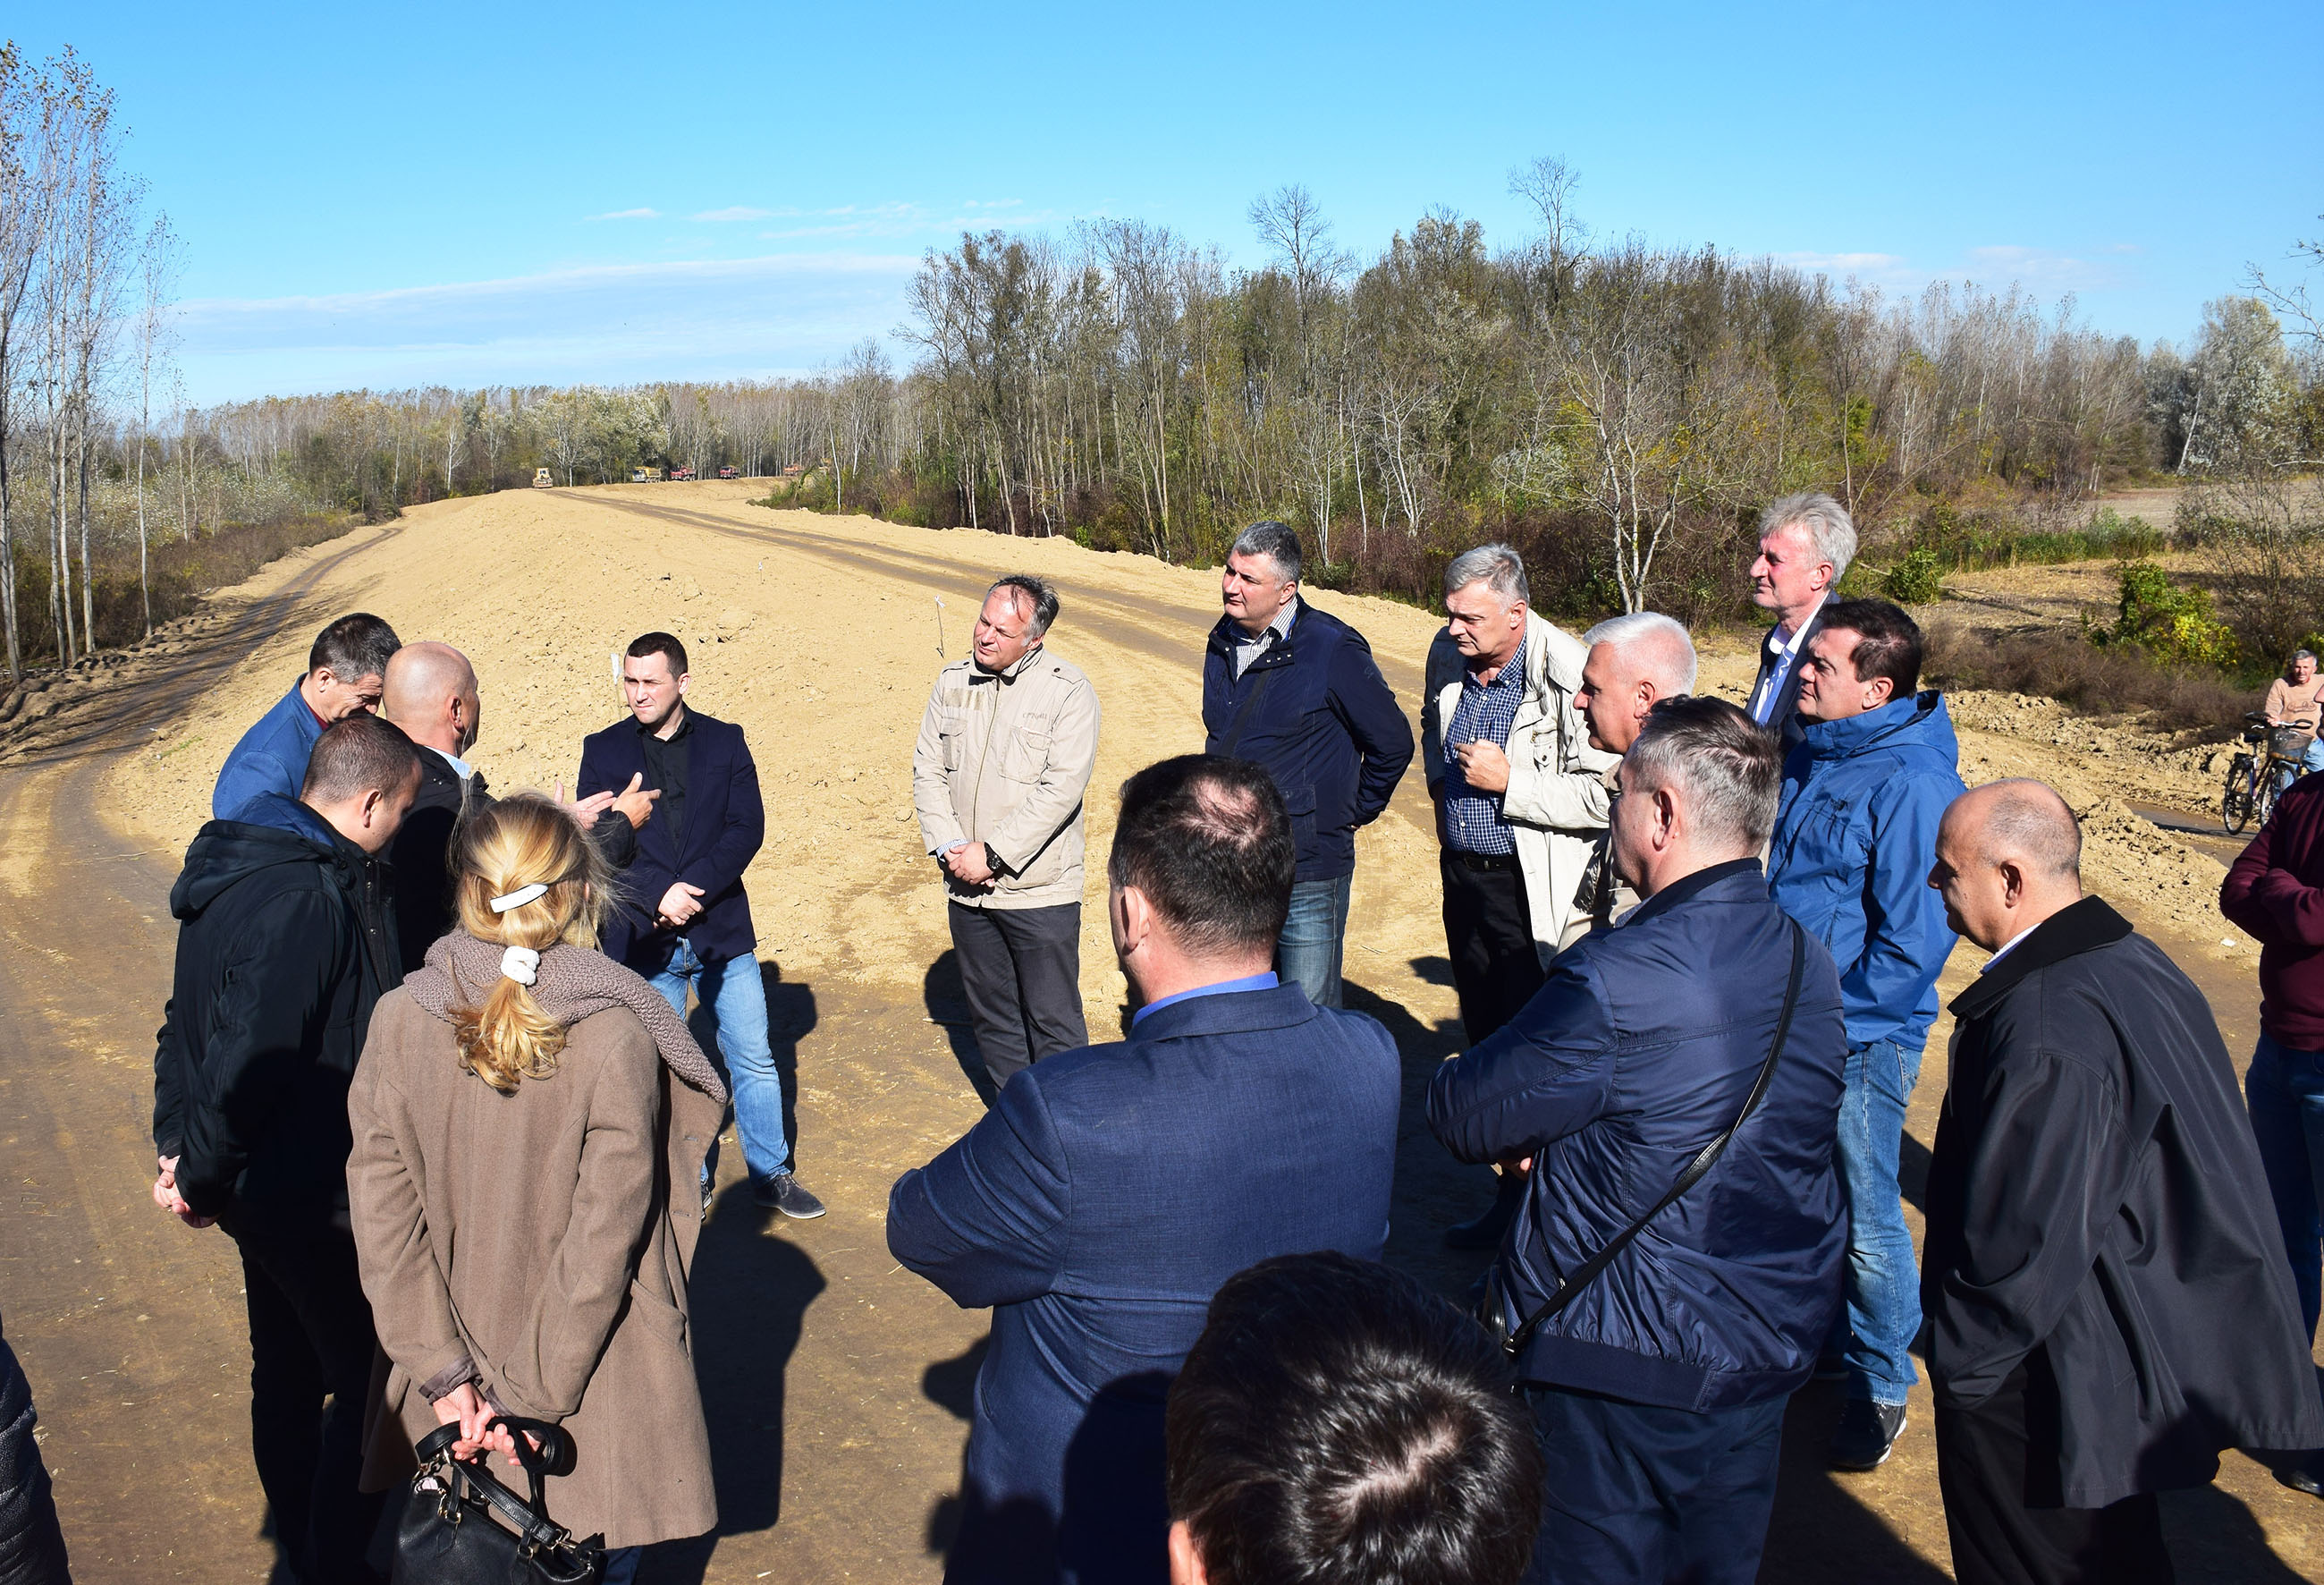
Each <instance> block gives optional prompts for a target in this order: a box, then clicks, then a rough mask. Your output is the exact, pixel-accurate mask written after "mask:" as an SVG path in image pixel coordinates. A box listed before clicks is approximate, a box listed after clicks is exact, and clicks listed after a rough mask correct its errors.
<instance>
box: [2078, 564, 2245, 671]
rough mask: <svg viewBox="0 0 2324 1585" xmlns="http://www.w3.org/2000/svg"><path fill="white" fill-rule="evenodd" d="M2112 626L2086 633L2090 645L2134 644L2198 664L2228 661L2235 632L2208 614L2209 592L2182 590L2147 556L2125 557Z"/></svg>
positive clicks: (2231, 658) (2231, 660) (2227, 663)
mask: <svg viewBox="0 0 2324 1585" xmlns="http://www.w3.org/2000/svg"><path fill="white" fill-rule="evenodd" d="M2119 578H2120V583H2121V591H2122V592H2121V595H2120V598H2118V600H2117V601H2116V619H2115V625H2114V626H2113V627H2112V628H2105V627H2098V628H2093V629H2092V630H2091V632H2090V641H2091V642H2092V643H2093V644H2136V645H2137V646H2138V647H2139V648H2141V649H2143V650H2144V651H2146V652H2147V653H2149V654H2151V655H2153V657H2154V658H2155V659H2157V660H2159V661H2164V662H2169V663H2186V664H2193V665H2201V666H2231V665H2233V664H2234V663H2235V660H2236V639H2235V635H2234V634H2232V633H2230V632H2228V631H2227V625H2226V624H2225V623H2223V622H2220V621H2219V620H2218V618H2217V617H2215V616H2212V614H2211V597H2210V594H2209V591H2207V590H2204V589H2182V588H2181V587H2179V586H2178V585H2176V584H2173V583H2172V581H2171V577H2170V574H2168V573H2166V572H2164V571H2163V569H2162V568H2160V567H2157V566H2156V565H2155V564H2154V563H2153V562H2152V561H2126V562H2124V563H2123V566H2122V570H2121V572H2120V574H2119Z"/></svg>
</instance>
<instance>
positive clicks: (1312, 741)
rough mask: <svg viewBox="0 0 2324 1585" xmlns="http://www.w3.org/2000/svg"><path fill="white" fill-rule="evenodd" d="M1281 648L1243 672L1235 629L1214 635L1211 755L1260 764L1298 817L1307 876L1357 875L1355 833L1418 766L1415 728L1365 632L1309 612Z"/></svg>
mask: <svg viewBox="0 0 2324 1585" xmlns="http://www.w3.org/2000/svg"><path fill="white" fill-rule="evenodd" d="M1298 610H1299V615H1298V616H1296V617H1295V618H1293V620H1292V624H1291V632H1290V635H1289V636H1288V637H1286V639H1285V640H1284V641H1283V642H1282V643H1281V644H1277V645H1276V646H1275V647H1274V648H1272V649H1270V650H1268V652H1267V653H1265V654H1263V655H1261V656H1259V658H1258V659H1257V660H1255V661H1253V662H1251V663H1250V670H1248V671H1246V672H1243V674H1242V675H1241V676H1240V677H1237V676H1236V675H1235V669H1234V636H1233V635H1234V626H1233V625H1232V624H1231V622H1229V621H1228V619H1227V618H1226V617H1224V616H1222V617H1220V618H1219V621H1218V626H1215V627H1213V628H1212V629H1211V637H1210V643H1209V645H1208V647H1207V649H1206V650H1205V652H1204V653H1203V731H1204V732H1205V733H1206V734H1207V737H1206V740H1205V741H1204V743H1203V752H1204V753H1205V754H1227V755H1234V756H1235V757H1236V758H1238V759H1249V760H1256V761H1258V762H1259V764H1260V765H1265V766H1266V767H1267V770H1268V774H1269V775H1271V776H1273V777H1274V778H1275V785H1276V787H1277V790H1279V791H1280V792H1282V794H1283V802H1284V806H1285V807H1286V809H1288V810H1289V811H1291V835H1292V839H1293V840H1294V841H1295V842H1296V844H1297V846H1298V850H1299V878H1300V879H1301V880H1303V881H1328V880H1336V879H1338V878H1339V877H1340V876H1343V875H1352V874H1353V873H1354V872H1355V867H1356V828H1357V827H1358V826H1367V825H1369V824H1371V822H1372V821H1374V820H1378V819H1379V815H1380V811H1382V810H1384V809H1386V808H1387V807H1388V795H1389V794H1390V793H1392V792H1395V791H1396V784H1397V780H1398V779H1399V778H1401V777H1402V776H1403V774H1404V768H1405V766H1406V765H1410V764H1411V763H1412V723H1411V722H1410V721H1408V720H1406V719H1405V715H1404V711H1403V709H1401V708H1400V707H1398V705H1397V702H1396V694H1395V692H1394V691H1392V690H1390V689H1389V687H1388V683H1387V681H1385V680H1384V679H1383V678H1382V677H1381V676H1380V673H1379V666H1378V665H1376V664H1375V663H1373V661H1372V651H1371V645H1369V644H1366V643H1365V642H1364V635H1362V634H1360V633H1358V632H1357V631H1356V630H1355V629H1354V628H1352V627H1351V626H1348V625H1347V624H1346V623H1344V622H1342V621H1341V620H1340V619H1339V618H1338V617H1336V616H1327V615H1325V614H1324V613H1323V612H1322V611H1319V610H1317V609H1316V608H1315V607H1313V606H1311V605H1309V604H1308V603H1307V602H1306V601H1305V599H1301V600H1300V601H1299V602H1298Z"/></svg>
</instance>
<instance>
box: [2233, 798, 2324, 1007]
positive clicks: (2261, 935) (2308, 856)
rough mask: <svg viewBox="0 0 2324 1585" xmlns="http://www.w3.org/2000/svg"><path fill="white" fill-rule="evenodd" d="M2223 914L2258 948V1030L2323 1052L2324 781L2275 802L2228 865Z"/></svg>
mask: <svg viewBox="0 0 2324 1585" xmlns="http://www.w3.org/2000/svg"><path fill="white" fill-rule="evenodd" d="M2219 912H2220V913H2224V914H2226V915H2227V917H2228V918H2229V919H2230V920H2232V921H2234V922H2236V924H2239V925H2241V926H2242V927H2243V928H2244V929H2245V930H2246V931H2247V932H2250V933H2251V936H2252V938H2253V939H2254V940H2255V941H2258V942H2259V944H2260V954H2259V1023H2260V1027H2261V1028H2263V1029H2264V1030H2266V1031H2267V1033H2268V1034H2269V1035H2270V1037H2271V1038H2273V1039H2274V1040H2275V1041H2277V1042H2279V1043H2282V1044H2284V1045H2288V1046H2292V1047H2296V1048H2297V1049H2299V1050H2301V1051H2304V1052H2315V1051H2324V776H2303V777H2301V779H2300V780H2299V781H2297V782H2295V783H2292V787H2291V790H2290V791H2288V792H2285V793H2284V795H2283V796H2282V799H2280V800H2279V801H2278V802H2277V803H2276V806H2275V812H2274V813H2273V814H2272V815H2270V816H2269V817H2268V821H2267V824H2265V825H2264V826H2262V827H2261V828H2260V829H2259V835H2258V836H2256V837H2254V838H2253V839H2252V844H2251V846H2250V847H2248V848H2245V849H2244V851H2243V857H2240V858H2238V859H2236V861H2235V863H2234V864H2232V865H2230V866H2228V867H2227V880H2226V881H2225V882H2224V883H2223V884H2222V885H2220V887H2219Z"/></svg>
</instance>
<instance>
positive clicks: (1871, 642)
mask: <svg viewBox="0 0 2324 1585" xmlns="http://www.w3.org/2000/svg"><path fill="white" fill-rule="evenodd" d="M1835 627H1844V628H1846V629H1847V630H1848V631H1849V632H1850V633H1853V634H1854V635H1856V657H1855V659H1854V660H1853V661H1851V662H1850V663H1849V664H1851V665H1852V666H1853V667H1854V668H1855V669H1856V680H1857V681H1859V682H1869V681H1872V680H1873V679H1874V678H1875V677H1886V678H1887V679H1888V681H1890V682H1892V683H1894V684H1895V687H1894V688H1892V689H1891V690H1890V691H1889V695H1888V697H1889V698H1891V699H1910V698H1912V697H1913V695H1914V694H1915V693H1917V692H1919V691H1920V688H1921V625H1920V624H1919V623H1918V622H1915V621H1914V620H1913V618H1912V617H1911V616H1907V615H1906V614H1905V611H1904V607H1902V606H1897V605H1891V604H1890V603H1889V602H1888V601H1886V600H1834V601H1833V602H1832V603H1831V604H1830V605H1828V606H1826V607H1824V608H1823V626H1822V631H1824V632H1826V633H1829V632H1831V630H1832V629H1833V628H1835Z"/></svg>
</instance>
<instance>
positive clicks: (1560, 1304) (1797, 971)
mask: <svg viewBox="0 0 2324 1585" xmlns="http://www.w3.org/2000/svg"><path fill="white" fill-rule="evenodd" d="M1791 925H1792V978H1791V983H1790V984H1789V985H1788V986H1786V987H1784V1015H1783V1016H1782V1017H1780V1018H1778V1019H1777V1020H1776V1021H1775V1042H1774V1043H1773V1044H1771V1045H1770V1046H1768V1048H1767V1060H1766V1061H1764V1062H1762V1063H1760V1064H1759V1076H1758V1078H1757V1079H1756V1080H1752V1083H1751V1093H1750V1094H1748V1095H1747V1096H1745V1097H1744V1098H1743V1109H1742V1110H1741V1111H1739V1112H1738V1113H1736V1114H1735V1120H1734V1121H1733V1122H1731V1123H1729V1124H1728V1125H1727V1127H1726V1129H1725V1130H1724V1131H1723V1132H1722V1133H1721V1134H1720V1135H1719V1137H1718V1138H1716V1139H1714V1140H1712V1141H1711V1143H1710V1144H1708V1145H1704V1146H1703V1147H1702V1149H1701V1151H1699V1152H1697V1153H1696V1154H1695V1157H1694V1159H1693V1160H1692V1161H1691V1162H1689V1163H1686V1169H1685V1170H1684V1171H1683V1172H1682V1173H1679V1175H1678V1182H1675V1183H1673V1184H1672V1185H1671V1186H1670V1191H1669V1192H1668V1193H1666V1194H1665V1195H1664V1196H1663V1197H1662V1198H1661V1199H1660V1200H1655V1203H1654V1207H1653V1209H1652V1210H1648V1211H1647V1212H1646V1215H1644V1216H1642V1217H1640V1218H1638V1219H1637V1220H1636V1221H1634V1222H1632V1223H1631V1224H1630V1225H1629V1226H1628V1227H1627V1228H1623V1229H1622V1230H1621V1231H1620V1232H1618V1233H1617V1234H1615V1235H1614V1236H1613V1237H1611V1238H1609V1239H1607V1240H1606V1242H1605V1243H1604V1244H1602V1245H1600V1247H1599V1249H1598V1253H1597V1254H1595V1255H1592V1256H1591V1257H1590V1258H1589V1259H1587V1260H1585V1261H1583V1262H1582V1264H1581V1265H1578V1266H1576V1267H1575V1268H1574V1271H1573V1274H1572V1276H1570V1277H1567V1278H1565V1279H1564V1280H1563V1281H1562V1282H1560V1283H1559V1284H1557V1291H1556V1292H1555V1293H1552V1294H1551V1295H1550V1296H1549V1297H1548V1298H1546V1299H1545V1300H1543V1301H1542V1302H1541V1307H1540V1308H1539V1309H1537V1310H1535V1312H1533V1313H1532V1314H1531V1315H1528V1316H1526V1319H1525V1323H1524V1324H1523V1325H1522V1326H1519V1327H1518V1328H1517V1330H1515V1331H1512V1330H1509V1318H1508V1302H1507V1300H1506V1298H1505V1297H1504V1295H1503V1294H1502V1292H1501V1281H1500V1277H1501V1265H1500V1262H1499V1261H1498V1260H1496V1261H1495V1262H1494V1263H1493V1264H1492V1265H1491V1266H1490V1267H1489V1269H1488V1270H1487V1271H1486V1273H1485V1284H1484V1292H1483V1293H1482V1294H1481V1295H1480V1298H1479V1300H1478V1303H1477V1321H1478V1324H1480V1326H1482V1327H1483V1328H1484V1329H1485V1330H1486V1331H1487V1332H1488V1333H1489V1335H1490V1336H1491V1337H1492V1339H1493V1340H1494V1341H1495V1342H1497V1343H1499V1344H1500V1346H1501V1352H1503V1353H1504V1354H1507V1355H1508V1357H1509V1358H1511V1359H1518V1358H1523V1357H1524V1355H1525V1351H1526V1345H1527V1344H1529V1343H1531V1342H1532V1341H1533V1339H1534V1334H1535V1333H1536V1332H1538V1331H1539V1330H1541V1329H1542V1325H1543V1323H1544V1322H1545V1321H1548V1320H1550V1319H1551V1318H1552V1317H1553V1316H1554V1315H1556V1314H1557V1312H1559V1311H1561V1310H1563V1309H1564V1308H1565V1307H1566V1306H1567V1305H1569V1304H1571V1303H1572V1302H1573V1301H1574V1300H1575V1299H1577V1298H1578V1297H1580V1296H1581V1293H1582V1289H1584V1288H1586V1287H1588V1286H1589V1285H1590V1284H1591V1283H1592V1282H1593V1281H1595V1280H1596V1279H1597V1276H1598V1274H1599V1273H1600V1272H1602V1271H1604V1270H1605V1269H1606V1267H1607V1266H1608V1265H1609V1264H1610V1263H1611V1262H1612V1261H1613V1258H1614V1256H1617V1255H1619V1254H1620V1253H1621V1252H1622V1250H1623V1249H1624V1247H1627V1246H1628V1244H1629V1242H1630V1240H1631V1239H1633V1238H1635V1237H1637V1236H1638V1235H1639V1234H1640V1233H1641V1232H1644V1231H1645V1230H1646V1224H1647V1223H1648V1222H1650V1221H1652V1220H1654V1219H1655V1218H1656V1217H1658V1216H1660V1215H1662V1213H1663V1212H1664V1211H1665V1210H1666V1209H1668V1208H1669V1206H1670V1203H1671V1201H1673V1200H1676V1199H1677V1198H1678V1197H1679V1196H1680V1195H1682V1194H1683V1193H1685V1192H1686V1191H1688V1190H1690V1189H1692V1188H1693V1187H1694V1186H1695V1185H1696V1184H1697V1183H1699V1182H1701V1181H1702V1179H1703V1175H1704V1174H1705V1173H1709V1172H1710V1171H1711V1168H1712V1167H1713V1166H1716V1165H1717V1164H1718V1163H1719V1158H1720V1156H1721V1155H1723V1154H1726V1152H1727V1145H1728V1142H1729V1140H1731V1139H1733V1138H1734V1137H1735V1131H1736V1130H1737V1129H1738V1128H1740V1127H1742V1126H1743V1123H1744V1119H1746V1118H1748V1117H1750V1115H1751V1114H1752V1113H1753V1112H1755V1111H1757V1110H1758V1109H1759V1102H1760V1101H1761V1100H1762V1099H1764V1098H1766V1093H1767V1083H1768V1081H1769V1080H1772V1079H1774V1078H1775V1059H1776V1058H1778V1057H1780V1056H1782V1055H1783V1054H1784V1041H1785V1040H1787V1039H1789V1038H1790V1037H1791V1033H1792V1012H1793V1010H1794V1008H1796V1007H1797V1006H1799V1001H1800V975H1801V973H1802V971H1803V970H1804V969H1806V967H1807V932H1805V931H1803V930H1802V929H1801V928H1800V927H1799V925H1798V923H1797V922H1791Z"/></svg>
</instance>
